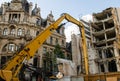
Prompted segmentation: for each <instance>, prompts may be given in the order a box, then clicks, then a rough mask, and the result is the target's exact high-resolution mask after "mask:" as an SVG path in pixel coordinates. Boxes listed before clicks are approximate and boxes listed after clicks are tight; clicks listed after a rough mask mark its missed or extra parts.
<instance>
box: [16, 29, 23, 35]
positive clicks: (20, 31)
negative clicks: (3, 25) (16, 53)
mask: <svg viewBox="0 0 120 81" xmlns="http://www.w3.org/2000/svg"><path fill="white" fill-rule="evenodd" d="M17 35H18V36H21V35H22V29H21V28H19V29H18V32H17Z"/></svg>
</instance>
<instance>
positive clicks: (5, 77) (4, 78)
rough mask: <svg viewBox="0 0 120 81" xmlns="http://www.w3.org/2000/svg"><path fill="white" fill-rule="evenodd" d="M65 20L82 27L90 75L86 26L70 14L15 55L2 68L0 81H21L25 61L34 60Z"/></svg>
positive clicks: (86, 66) (61, 18)
mask: <svg viewBox="0 0 120 81" xmlns="http://www.w3.org/2000/svg"><path fill="white" fill-rule="evenodd" d="M64 19H66V20H67V21H69V22H72V23H74V24H76V25H78V26H79V27H80V31H81V36H82V43H83V54H84V59H85V60H84V61H85V62H84V63H85V71H86V74H87V75H88V56H87V48H86V38H85V31H84V25H83V24H82V23H81V22H80V21H78V20H76V19H75V18H73V17H72V16H70V15H69V14H67V13H64V14H62V15H61V17H60V18H59V19H57V20H56V21H55V22H54V23H53V24H51V25H50V26H48V27H47V28H46V29H45V30H43V32H41V33H40V34H39V35H38V36H36V38H35V39H33V40H32V41H30V42H29V43H28V44H27V45H26V46H25V47H24V48H23V49H22V50H21V51H20V52H19V53H16V54H14V56H13V57H12V58H11V59H10V60H9V61H8V62H6V63H5V65H4V67H2V69H1V70H0V81H20V80H19V75H18V74H19V72H20V69H21V67H22V66H23V63H24V61H25V60H29V59H31V58H33V56H34V55H35V52H36V51H37V50H38V48H40V46H41V45H42V44H43V43H44V41H45V40H46V39H47V38H48V37H49V36H50V35H51V34H52V32H54V30H56V29H58V27H59V24H60V23H61V22H62V21H63V20H64Z"/></svg>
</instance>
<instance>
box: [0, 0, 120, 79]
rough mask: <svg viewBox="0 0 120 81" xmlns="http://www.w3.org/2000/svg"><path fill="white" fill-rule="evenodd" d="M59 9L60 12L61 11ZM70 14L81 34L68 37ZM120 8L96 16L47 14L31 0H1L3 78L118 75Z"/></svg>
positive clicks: (0, 65)
mask: <svg viewBox="0 0 120 81" xmlns="http://www.w3.org/2000/svg"><path fill="white" fill-rule="evenodd" d="M60 14H61V13H60ZM64 19H65V20H67V21H68V22H71V23H73V24H75V25H76V27H79V31H80V34H77V35H76V34H74V33H72V35H71V41H70V42H66V35H65V33H64V32H65V25H66V23H64V22H62V21H63V20H64ZM119 34H120V8H116V7H109V8H106V9H104V10H102V11H101V12H97V13H93V14H92V20H91V21H89V22H87V21H85V20H83V19H79V20H77V19H75V18H74V17H72V16H71V15H69V14H68V13H63V14H62V15H61V16H60V17H59V18H58V19H57V20H56V19H55V18H54V14H53V13H52V11H50V13H49V14H48V15H47V17H46V18H43V17H42V16H41V9H40V7H38V6H37V4H35V6H33V3H32V2H28V1H27V0H11V1H10V2H5V3H4V4H1V6H0V81H120V35H119Z"/></svg>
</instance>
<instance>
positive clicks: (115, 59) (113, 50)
mask: <svg viewBox="0 0 120 81" xmlns="http://www.w3.org/2000/svg"><path fill="white" fill-rule="evenodd" d="M119 34H120V8H112V7H110V8H107V9H105V10H103V11H102V12H100V13H94V14H93V22H92V23H91V42H92V43H91V44H92V47H93V48H94V49H95V50H96V57H97V58H95V63H96V65H97V66H96V67H97V69H98V72H97V73H101V72H118V71H120V63H119V62H120V60H119V55H120V50H119V46H118V45H119V41H120V39H119V37H120V36H119Z"/></svg>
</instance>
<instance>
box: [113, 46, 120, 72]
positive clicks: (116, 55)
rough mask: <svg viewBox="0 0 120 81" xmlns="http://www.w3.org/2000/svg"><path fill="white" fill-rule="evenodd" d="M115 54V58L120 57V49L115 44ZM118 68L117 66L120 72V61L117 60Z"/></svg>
mask: <svg viewBox="0 0 120 81" xmlns="http://www.w3.org/2000/svg"><path fill="white" fill-rule="evenodd" d="M114 54H115V57H118V56H119V53H118V49H117V47H116V45H115V44H114ZM116 66H117V71H120V60H119V59H116Z"/></svg>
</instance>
